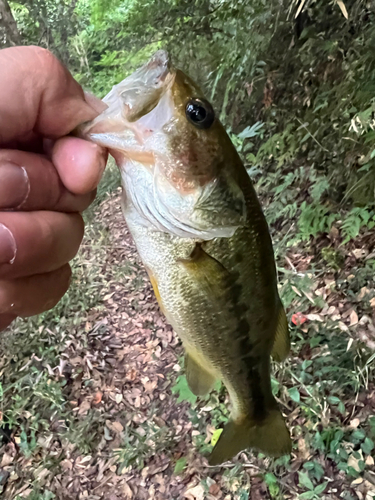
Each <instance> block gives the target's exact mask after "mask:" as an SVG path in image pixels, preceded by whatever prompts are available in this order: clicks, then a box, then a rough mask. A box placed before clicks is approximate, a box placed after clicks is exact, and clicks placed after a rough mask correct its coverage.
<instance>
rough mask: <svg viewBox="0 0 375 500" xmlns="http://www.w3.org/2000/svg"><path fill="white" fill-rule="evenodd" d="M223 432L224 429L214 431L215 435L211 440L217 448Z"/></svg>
mask: <svg viewBox="0 0 375 500" xmlns="http://www.w3.org/2000/svg"><path fill="white" fill-rule="evenodd" d="M222 432H223V429H216V430H215V431H214V433H213V434H212V438H211V444H212V446H215V444H216V443H217V442H218V441H219V437H220V436H221V433H222Z"/></svg>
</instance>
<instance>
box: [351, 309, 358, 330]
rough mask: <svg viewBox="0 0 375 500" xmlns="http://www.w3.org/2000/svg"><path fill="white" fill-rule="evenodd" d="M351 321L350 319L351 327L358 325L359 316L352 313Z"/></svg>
mask: <svg viewBox="0 0 375 500" xmlns="http://www.w3.org/2000/svg"><path fill="white" fill-rule="evenodd" d="M349 319H350V325H349V326H354V325H356V324H357V323H358V314H357V313H356V312H355V311H354V309H353V311H352V312H351V313H350V316H349Z"/></svg>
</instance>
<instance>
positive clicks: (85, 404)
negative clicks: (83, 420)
mask: <svg viewBox="0 0 375 500" xmlns="http://www.w3.org/2000/svg"><path fill="white" fill-rule="evenodd" d="M90 408H91V402H90V401H88V400H87V399H84V400H83V401H82V403H81V404H80V405H79V410H78V415H86V413H87V412H88V411H89V409H90Z"/></svg>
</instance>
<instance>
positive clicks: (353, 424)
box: [350, 418, 361, 429]
mask: <svg viewBox="0 0 375 500" xmlns="http://www.w3.org/2000/svg"><path fill="white" fill-rule="evenodd" d="M360 423H361V422H360V420H359V418H353V420H351V421H350V427H351V428H352V429H356V428H357V427H358V426H359V424H360Z"/></svg>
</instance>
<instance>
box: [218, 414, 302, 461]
mask: <svg viewBox="0 0 375 500" xmlns="http://www.w3.org/2000/svg"><path fill="white" fill-rule="evenodd" d="M246 448H253V449H255V450H257V451H259V452H261V453H264V454H265V455H268V456H272V457H280V456H282V455H287V454H289V453H290V452H291V449H292V442H291V439H290V434H289V431H288V428H287V426H286V424H285V421H284V419H283V416H282V415H281V413H280V411H279V410H278V409H275V410H272V411H271V412H270V413H269V415H268V416H267V417H266V418H265V420H264V421H263V422H262V423H255V422H253V421H252V420H251V419H250V418H245V419H243V420H241V422H235V421H233V420H230V421H229V422H228V423H227V424H226V426H225V427H224V430H223V432H222V434H221V435H220V437H219V441H218V442H217V444H216V446H215V448H214V449H213V451H212V453H211V455H210V456H209V459H208V462H209V464H210V465H219V464H221V463H223V462H226V461H227V460H230V459H231V458H233V457H234V456H235V455H237V453H239V452H240V451H243V450H245V449H246Z"/></svg>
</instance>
